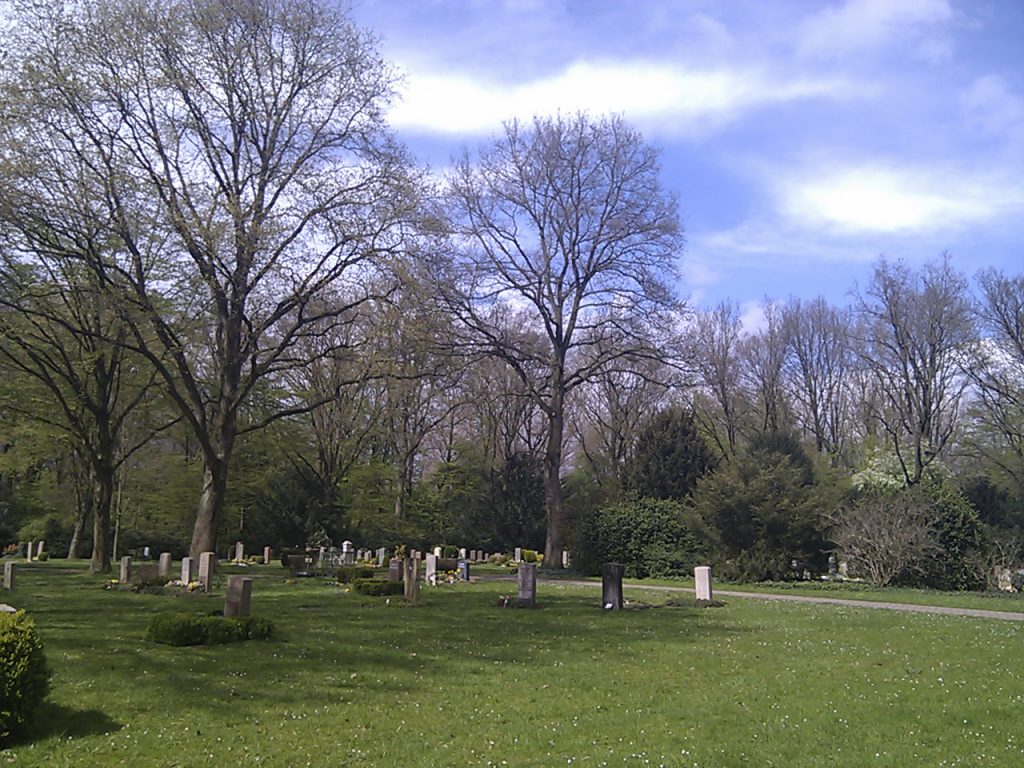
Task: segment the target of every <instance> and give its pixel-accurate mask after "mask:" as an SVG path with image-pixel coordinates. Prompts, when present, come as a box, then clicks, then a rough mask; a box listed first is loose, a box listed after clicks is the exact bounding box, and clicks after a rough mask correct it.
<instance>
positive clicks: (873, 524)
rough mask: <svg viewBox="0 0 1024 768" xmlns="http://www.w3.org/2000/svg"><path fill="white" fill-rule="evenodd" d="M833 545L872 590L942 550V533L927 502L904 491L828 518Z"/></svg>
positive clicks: (874, 497)
mask: <svg viewBox="0 0 1024 768" xmlns="http://www.w3.org/2000/svg"><path fill="white" fill-rule="evenodd" d="M826 522H827V523H828V524H829V525H830V528H831V534H830V535H831V537H832V540H833V541H834V542H835V543H836V545H837V546H838V547H839V550H840V552H842V553H843V554H844V555H846V556H847V557H849V558H850V559H851V560H852V561H853V563H854V567H855V568H858V569H863V570H864V571H866V572H867V574H868V578H869V579H870V581H871V583H872V585H874V586H876V587H884V586H886V585H887V584H889V583H890V582H892V580H893V579H894V578H896V577H897V576H898V575H899V574H900V573H901V572H903V571H904V570H907V569H916V568H918V567H919V565H920V564H921V563H922V562H923V561H924V559H925V557H926V556H927V555H929V554H931V553H933V552H935V551H936V550H937V549H938V534H937V532H936V530H935V526H934V521H933V514H932V510H931V508H930V505H929V504H928V503H927V501H926V499H924V498H923V497H921V496H919V495H918V494H916V493H914V491H913V489H903V490H901V491H899V492H897V493H894V494H891V495H883V494H875V495H871V496H868V497H866V498H864V499H862V500H860V501H859V502H857V503H856V504H854V505H852V506H848V507H845V508H843V509H840V510H838V511H837V512H835V513H833V514H831V515H829V516H828V517H827V520H826Z"/></svg>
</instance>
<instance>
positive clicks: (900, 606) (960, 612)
mask: <svg viewBox="0 0 1024 768" xmlns="http://www.w3.org/2000/svg"><path fill="white" fill-rule="evenodd" d="M483 578H485V579H499V580H502V581H513V580H514V579H515V577H514V576H485V577H483ZM538 580H539V581H543V582H544V583H545V584H570V585H572V586H575V587H593V586H600V584H599V583H598V582H594V581H580V580H570V579H538ZM623 586H624V587H628V588H630V589H650V590H654V591H657V592H693V589H692V588H687V587H665V586H660V585H654V584H637V583H636V582H631V581H625V582H623ZM713 593H714V596H715V597H740V598H744V599H747V598H750V599H753V600H777V601H782V602H790V603H824V604H826V605H845V606H848V607H850V608H881V609H882V610H886V611H905V612H907V613H938V614H943V615H945V616H969V617H971V618H975V619H999V620H1001V621H1024V613H1017V612H1012V611H986V610H982V609H980V608H949V607H946V606H941V605H915V604H911V603H886V602H881V601H877V600H847V599H844V598H840V597H810V596H808V595H780V594H768V593H764V592H734V591H732V590H726V589H715V590H714V591H713Z"/></svg>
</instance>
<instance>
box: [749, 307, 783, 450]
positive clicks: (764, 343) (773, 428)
mask: <svg viewBox="0 0 1024 768" xmlns="http://www.w3.org/2000/svg"><path fill="white" fill-rule="evenodd" d="M761 309H762V312H763V313H764V318H765V327H764V328H762V329H761V330H759V331H757V332H756V333H753V334H751V335H749V336H747V337H745V338H744V339H743V342H742V344H741V346H740V352H741V357H742V362H743V378H744V380H745V382H746V385H747V389H748V391H750V392H752V393H753V394H754V396H755V398H756V401H757V406H758V408H759V410H760V412H761V413H760V425H759V426H760V430H761V431H762V432H778V431H780V430H781V429H783V428H788V427H789V426H790V406H789V403H788V398H787V393H786V390H785V387H783V377H782V369H783V366H784V364H785V361H786V347H787V345H788V343H789V339H788V337H787V333H788V328H787V327H786V324H785V323H784V322H783V316H782V311H781V309H780V308H779V307H778V305H776V304H775V302H773V301H770V300H768V299H765V301H764V302H763V303H762V304H761Z"/></svg>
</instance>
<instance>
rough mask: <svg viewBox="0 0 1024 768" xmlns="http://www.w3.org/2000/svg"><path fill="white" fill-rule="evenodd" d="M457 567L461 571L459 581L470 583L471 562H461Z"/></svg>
mask: <svg viewBox="0 0 1024 768" xmlns="http://www.w3.org/2000/svg"><path fill="white" fill-rule="evenodd" d="M455 565H456V567H457V568H458V569H459V579H460V580H462V581H469V560H459V561H458V562H457V563H456V564H455Z"/></svg>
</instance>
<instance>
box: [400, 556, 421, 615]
mask: <svg viewBox="0 0 1024 768" xmlns="http://www.w3.org/2000/svg"><path fill="white" fill-rule="evenodd" d="M402 564H403V568H404V572H405V599H406V600H407V601H408V602H409V603H410V604H411V605H416V604H417V603H418V602H419V600H420V582H419V568H420V561H419V560H417V559H416V558H415V557H407V558H405V560H404V561H403V563H402Z"/></svg>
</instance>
